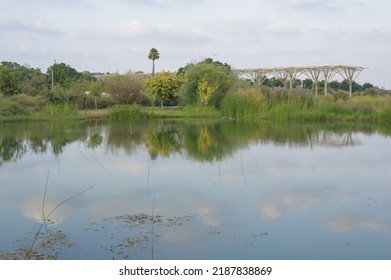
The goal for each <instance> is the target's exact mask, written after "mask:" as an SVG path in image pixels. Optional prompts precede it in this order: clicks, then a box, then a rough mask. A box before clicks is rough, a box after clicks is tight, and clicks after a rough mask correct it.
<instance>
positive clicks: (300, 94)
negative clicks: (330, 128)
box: [221, 89, 391, 123]
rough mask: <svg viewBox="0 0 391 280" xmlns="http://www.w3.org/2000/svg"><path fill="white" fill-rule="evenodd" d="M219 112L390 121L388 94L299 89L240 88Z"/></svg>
mask: <svg viewBox="0 0 391 280" xmlns="http://www.w3.org/2000/svg"><path fill="white" fill-rule="evenodd" d="M221 112H222V115H223V116H225V117H230V118H234V119H249V118H258V119H270V120H296V121H318V122H326V121H330V122H335V121H365V122H381V123H383V122H384V123H389V122H391V96H354V97H353V98H351V99H348V100H346V99H339V98H335V97H324V96H322V97H319V98H315V97H314V96H313V95H312V94H308V93H306V92H304V91H301V90H295V91H293V92H292V93H291V94H289V92H288V91H284V90H282V91H276V92H273V93H271V92H270V91H268V90H257V89H250V90H242V91H239V92H236V93H232V94H230V95H229V96H227V97H226V98H225V99H224V100H223V103H222V108H221Z"/></svg>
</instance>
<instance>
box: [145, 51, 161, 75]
mask: <svg viewBox="0 0 391 280" xmlns="http://www.w3.org/2000/svg"><path fill="white" fill-rule="evenodd" d="M159 57H160V55H159V51H158V50H157V49H155V48H152V49H151V50H150V51H149V54H148V59H151V60H152V76H154V75H155V60H156V59H159Z"/></svg>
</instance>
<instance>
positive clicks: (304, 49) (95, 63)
mask: <svg viewBox="0 0 391 280" xmlns="http://www.w3.org/2000/svg"><path fill="white" fill-rule="evenodd" d="M390 3H391V2H387V1H384V0H373V1H371V2H369V1H365V0H361V1H358V0H357V1H356V0H343V1H337V0H324V1H318V0H278V1H270V2H269V1H254V0H247V2H243V3H242V2H240V3H239V2H237V1H228V0H227V1H225V2H224V7H223V8H222V5H221V2H220V1H212V0H205V1H190V0H189V1H180V0H148V1H144V0H143V1H140V0H116V1H109V2H108V1H92V0H81V1H77V0H72V1H65V0H64V1H51V0H33V1H26V0H21V1H10V0H6V1H5V2H2V3H0V28H1V30H2V32H1V34H0V39H1V40H2V42H4V43H3V44H2V46H0V51H1V52H2V54H4V55H5V57H4V58H3V59H6V60H11V61H15V62H18V63H20V64H23V63H25V62H27V63H29V64H31V65H32V66H33V67H39V68H43V69H46V68H47V67H48V66H49V65H47V64H46V63H47V62H51V61H52V60H53V57H57V58H59V57H65V58H67V59H68V61H69V63H70V64H72V63H77V64H78V65H75V67H76V68H77V69H85V70H90V71H107V70H108V69H111V70H114V71H115V70H119V71H126V70H129V67H130V65H129V64H130V63H131V64H132V65H131V67H132V68H134V69H137V70H142V71H150V70H149V69H150V65H149V63H148V60H146V59H145V52H147V51H148V50H149V49H150V48H151V47H156V48H158V49H159V51H160V54H161V58H160V60H159V63H158V64H157V67H162V68H161V69H165V70H177V69H178V68H179V67H181V66H184V65H185V64H186V63H187V62H190V61H192V60H193V59H196V58H199V57H212V56H213V57H214V58H215V59H218V60H221V61H223V62H227V63H230V64H231V65H232V66H233V67H236V68H239V67H243V68H244V67H273V66H296V65H297V66H300V65H318V64H320V63H321V64H353V65H358V64H363V65H362V66H369V67H370V69H368V70H366V71H365V72H367V73H366V74H365V77H367V78H368V79H369V80H368V82H373V81H377V80H379V79H378V77H379V76H380V77H383V76H386V78H387V80H391V77H388V75H390V74H389V73H386V70H387V69H389V68H390V67H391V65H390V61H391V58H390V52H389V51H388V46H389V44H390V42H391V29H390V27H389V24H388V21H387V19H388V15H387V12H386V11H388V10H389V8H390ZM32 7H34V13H31V12H30V11H29V10H31V9H32ZM4 11H7V13H5V12H4ZM26 36H28V39H29V40H22V37H23V38H25V37H26ZM22 45H23V46H25V48H24V49H21V48H20V46H22ZM15 46H16V47H15ZM72 49H76V50H78V52H77V54H80V53H82V54H83V57H84V59H80V57H77V56H72V55H73V54H72V52H68V51H67V50H72ZM30 50H41V54H39V51H36V52H35V53H36V54H35V56H34V57H32V58H30V59H29V55H30V53H31V51H30ZM143 50H145V51H143ZM214 55H216V56H214ZM47 56H50V57H47ZM97 58H100V59H97ZM125 58H128V59H129V61H125V60H124V59H125ZM26 60H27V61H26ZM35 61H36V62H37V63H41V64H40V65H34V64H33V63H34V62H35ZM72 66H73V65H72ZM380 80H382V78H380Z"/></svg>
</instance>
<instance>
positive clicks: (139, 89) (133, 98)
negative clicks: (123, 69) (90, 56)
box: [103, 74, 150, 105]
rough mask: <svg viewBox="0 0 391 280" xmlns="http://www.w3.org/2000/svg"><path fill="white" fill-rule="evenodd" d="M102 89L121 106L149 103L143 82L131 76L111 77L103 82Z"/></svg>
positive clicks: (117, 75)
mask: <svg viewBox="0 0 391 280" xmlns="http://www.w3.org/2000/svg"><path fill="white" fill-rule="evenodd" d="M103 84H104V88H105V90H106V92H107V93H109V94H111V95H112V96H114V97H115V98H116V99H118V101H119V102H120V103H122V104H128V105H130V104H134V103H136V104H141V105H147V104H149V103H150V101H149V99H148V96H147V95H146V94H145V93H144V92H145V91H144V83H143V81H142V80H141V79H140V78H138V77H136V76H134V75H131V74H125V75H119V74H116V75H112V76H108V77H105V78H104V80H103Z"/></svg>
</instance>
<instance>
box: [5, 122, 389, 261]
mask: <svg viewBox="0 0 391 280" xmlns="http://www.w3.org/2000/svg"><path fill="white" fill-rule="evenodd" d="M390 136H391V128H390V127H389V126H371V125H358V124H350V125H346V124H345V125H341V124H299V123H275V122H237V121H232V120H170V119H164V120H138V121H132V122H116V123H110V122H104V121H80V122H66V121H64V122H56V123H53V122H30V123H1V124H0V225H1V231H0V259H73V260H80V259H91V260H100V259H104V260H110V259H139V260H140V259H180V260H187V259H200V260H214V259H253V260H256V259H270V260H286V259H288V260H290V259H299V260H312V259H315V260H324V259H331V260H340V259H353V260H356V259H365V260H367V259H391V248H390V244H391V184H390V178H391V177H390V174H391V137H390Z"/></svg>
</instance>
